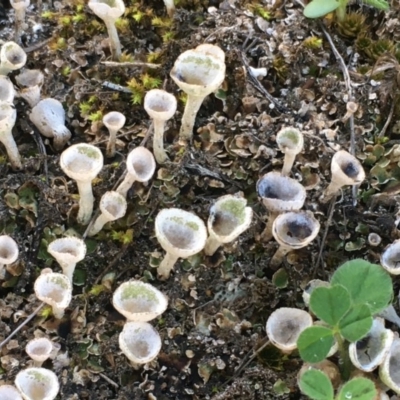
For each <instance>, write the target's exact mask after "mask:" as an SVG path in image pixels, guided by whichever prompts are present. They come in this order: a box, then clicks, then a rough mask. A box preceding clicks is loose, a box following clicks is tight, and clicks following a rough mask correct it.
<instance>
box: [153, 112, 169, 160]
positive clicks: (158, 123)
mask: <svg viewBox="0 0 400 400" xmlns="http://www.w3.org/2000/svg"><path fill="white" fill-rule="evenodd" d="M153 124H154V125H153V126H154V136H153V153H154V158H155V159H156V161H157V162H158V163H159V164H164V163H165V162H166V161H167V160H168V156H167V153H166V152H165V150H164V126H165V121H163V120H159V119H154V120H153Z"/></svg>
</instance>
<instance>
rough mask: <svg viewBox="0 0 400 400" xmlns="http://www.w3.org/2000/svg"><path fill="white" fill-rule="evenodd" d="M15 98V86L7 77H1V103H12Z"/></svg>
mask: <svg viewBox="0 0 400 400" xmlns="http://www.w3.org/2000/svg"><path fill="white" fill-rule="evenodd" d="M14 97H15V90H14V85H13V84H12V82H11V81H10V79H8V77H7V76H4V75H0V102H3V103H10V104H11V103H12V102H13V101H14Z"/></svg>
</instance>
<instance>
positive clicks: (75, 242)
mask: <svg viewBox="0 0 400 400" xmlns="http://www.w3.org/2000/svg"><path fill="white" fill-rule="evenodd" d="M47 251H48V252H49V254H51V255H52V256H53V257H54V258H55V259H56V261H57V262H58V264H60V267H61V268H62V270H63V274H64V275H65V276H67V277H68V279H69V280H70V281H71V282H72V278H73V276H74V271H75V267H76V264H77V263H78V262H79V261H82V260H83V259H84V258H85V256H86V244H85V242H84V241H83V240H82V239H79V238H76V237H73V236H70V237H65V238H61V239H56V240H54V241H52V242H51V243H50V244H49V245H48V246H47Z"/></svg>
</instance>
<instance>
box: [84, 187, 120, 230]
mask: <svg viewBox="0 0 400 400" xmlns="http://www.w3.org/2000/svg"><path fill="white" fill-rule="evenodd" d="M99 207H100V211H101V214H100V215H99V216H98V217H97V218H96V221H94V223H93V225H92V226H91V228H90V230H89V232H88V236H94V235H96V233H98V232H100V231H101V230H102V229H103V226H104V225H105V224H106V223H108V222H111V221H116V220H117V219H120V218H122V217H123V216H124V215H125V213H126V207H127V203H126V199H125V197H124V196H122V195H121V194H119V193H118V192H114V191H110V192H106V193H104V194H103V196H102V197H101V200H100V205H99Z"/></svg>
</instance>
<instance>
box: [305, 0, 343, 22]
mask: <svg viewBox="0 0 400 400" xmlns="http://www.w3.org/2000/svg"><path fill="white" fill-rule="evenodd" d="M338 7H339V1H337V0H313V1H312V2H311V3H308V4H307V5H306V6H305V8H304V11H303V14H304V16H305V17H307V18H319V17H323V16H324V15H326V14H329V13H330V12H332V11H335V10H336V9H337V8H338Z"/></svg>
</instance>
